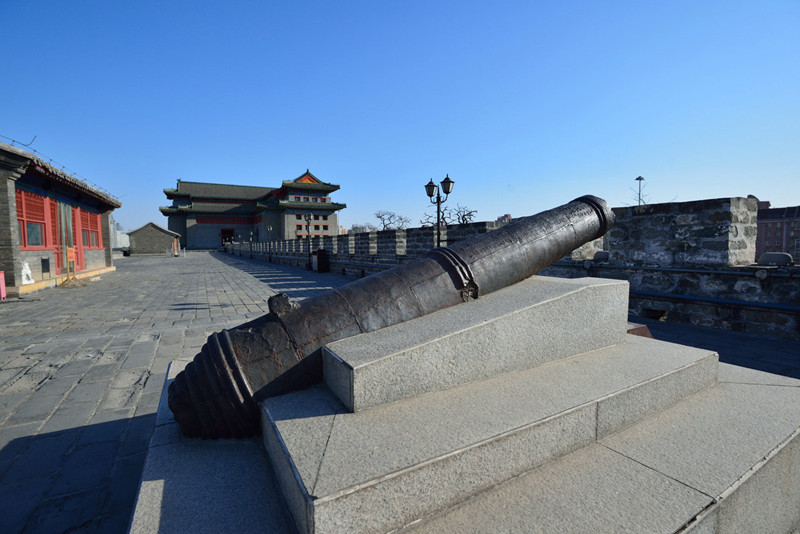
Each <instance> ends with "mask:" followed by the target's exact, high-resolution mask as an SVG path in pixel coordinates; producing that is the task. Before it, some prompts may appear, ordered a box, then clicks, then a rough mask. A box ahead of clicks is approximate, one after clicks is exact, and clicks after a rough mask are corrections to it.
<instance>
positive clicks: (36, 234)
mask: <svg viewBox="0 0 800 534" xmlns="http://www.w3.org/2000/svg"><path fill="white" fill-rule="evenodd" d="M25 231H26V232H27V234H28V236H27V237H28V242H27V243H26V245H27V246H29V247H43V246H44V225H43V224H39V223H30V222H29V223H25Z"/></svg>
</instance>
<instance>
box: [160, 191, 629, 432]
mask: <svg viewBox="0 0 800 534" xmlns="http://www.w3.org/2000/svg"><path fill="white" fill-rule="evenodd" d="M613 222H614V214H613V212H612V211H611V209H610V208H609V206H608V204H607V203H606V202H605V201H604V200H602V199H600V198H597V197H593V196H585V197H581V198H578V199H576V200H574V201H572V202H570V203H568V204H565V205H563V206H560V207H558V208H554V209H552V210H548V211H545V212H542V213H540V214H537V215H533V216H531V217H526V218H523V219H520V220H518V221H516V222H514V223H512V224H509V225H506V226H504V227H502V228H500V229H498V230H495V231H493V232H490V233H488V234H482V235H478V236H475V237H473V238H470V239H467V240H464V241H461V242H459V243H456V244H454V245H453V246H451V247H444V248H438V249H433V250H432V251H431V252H429V253H428V254H427V255H425V256H423V257H421V258H417V259H415V260H413V261H410V262H408V263H405V264H403V265H400V266H398V267H396V268H394V269H392V270H389V271H384V272H381V273H378V274H375V275H372V276H369V277H367V278H362V279H360V280H357V281H354V282H352V283H350V284H347V285H345V286H342V287H340V288H337V289H333V290H331V291H328V292H326V293H322V294H320V295H318V296H315V297H312V298H309V299H307V300H304V301H302V302H301V303H300V304H299V305H293V304H292V303H290V302H289V300H288V297H286V296H285V295H282V296H276V297H272V298H271V299H270V302H269V308H270V313H268V314H267V315H265V316H263V317H260V318H258V319H256V320H254V321H251V322H249V323H245V324H243V325H241V326H239V327H237V328H235V329H232V330H225V331H222V332H220V333H216V334H212V335H211V336H210V337H209V338H208V342H207V343H206V344H205V345H204V346H203V349H202V351H201V352H200V354H198V355H197V356H195V358H194V360H193V361H192V363H190V364H189V365H187V366H186V369H185V370H184V371H183V372H181V373H180V374H179V375H178V376H177V377H176V378H175V380H174V381H173V383H172V384H171V385H170V388H169V406H170V409H171V410H172V412H173V414H174V415H175V420H176V421H177V422H178V423H179V424H180V426H181V430H182V431H183V433H184V435H186V436H189V437H202V438H226V437H234V438H244V437H249V436H252V435H255V434H258V433H259V432H260V427H259V417H258V409H257V403H258V402H259V401H260V400H262V399H264V398H267V397H271V396H275V395H282V394H284V393H288V392H290V391H294V390H297V389H302V388H306V387H309V386H311V385H313V384H316V383H319V382H320V381H321V380H322V364H321V355H320V353H321V351H320V348H321V347H322V346H324V345H325V344H327V343H330V342H333V341H336V340H338V339H342V338H345V337H349V336H352V335H356V334H360V333H364V332H371V331H373V330H377V329H379V328H384V327H386V326H390V325H393V324H397V323H400V322H403V321H407V320H409V319H414V318H416V317H420V316H422V315H426V314H429V313H432V312H435V311H437V310H441V309H444V308H447V307H450V306H453V305H455V304H459V303H462V302H465V301H468V300H471V299H475V298H478V297H479V296H480V295H484V294H487V293H490V292H492V291H496V290H498V289H502V288H504V287H507V286H510V285H512V284H515V283H517V282H520V281H522V280H524V279H526V278H528V277H530V276H532V275H534V274H536V273H537V272H539V271H541V270H542V269H544V268H545V267H547V266H548V265H550V264H551V263H553V262H554V261H556V260H557V259H559V258H561V257H563V256H564V255H566V254H568V253H570V252H571V251H572V250H574V249H576V248H578V247H579V246H581V245H583V244H584V243H587V242H589V241H592V240H594V239H597V238H598V237H601V236H602V235H603V234H605V233H606V232H607V231H608V230H609V229H610V228H611V226H612V224H613Z"/></svg>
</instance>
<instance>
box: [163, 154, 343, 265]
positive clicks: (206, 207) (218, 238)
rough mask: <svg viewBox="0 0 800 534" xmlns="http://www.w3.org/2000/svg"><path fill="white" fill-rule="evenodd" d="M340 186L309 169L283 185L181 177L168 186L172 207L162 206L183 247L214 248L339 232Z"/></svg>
mask: <svg viewBox="0 0 800 534" xmlns="http://www.w3.org/2000/svg"><path fill="white" fill-rule="evenodd" d="M338 189H339V186H338V185H334V184H329V183H325V182H323V181H321V180H319V179H318V178H317V177H316V176H314V175H313V174H311V173H310V172H309V171H308V170H306V172H305V173H303V174H302V175H300V176H298V177H297V178H295V179H294V180H287V181H284V182H283V183H281V186H280V187H257V186H245V185H226V184H210V183H203V182H186V181H183V180H178V184H177V185H176V187H175V188H174V189H164V194H165V195H166V196H167V198H168V199H170V200H172V206H168V207H162V208H159V209H160V210H161V213H163V214H164V215H165V216H166V217H167V221H168V222H167V227H168V228H169V230H170V231H173V232H177V233H178V234H180V236H181V246H183V247H186V248H190V249H196V248H216V247H219V246H220V245H222V244H223V243H225V242H229V241H271V240H285V239H297V238H307V237H308V236H309V235H310V236H327V235H331V236H334V235H337V233H338V231H339V224H338V217H337V212H338V211H339V210H341V209H344V208H345V207H347V206H346V204H339V203H336V202H333V201H332V200H331V197H330V195H331V193H333V192H334V191H337V190H338Z"/></svg>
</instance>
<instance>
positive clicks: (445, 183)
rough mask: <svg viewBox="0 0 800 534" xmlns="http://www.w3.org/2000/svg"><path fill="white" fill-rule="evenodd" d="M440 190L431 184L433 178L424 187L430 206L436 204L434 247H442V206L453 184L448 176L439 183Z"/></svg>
mask: <svg viewBox="0 0 800 534" xmlns="http://www.w3.org/2000/svg"><path fill="white" fill-rule="evenodd" d="M440 183H441V186H442V187H441V188H440V187H439V186H438V185H436V184H435V183H433V178H431V181H430V182H428V183H427V185H425V193H427V195H428V198H430V200H431V204H436V246H437V247H441V246H442V204H444V202H445V201H446V200H447V197H448V195H450V193H452V191H453V184H455V182H454V181H453V180H451V179H450V175H449V174H447V175H445V177H444V180H442V181H441V182H440ZM440 189H441V191H443V192H444V198H442V195H441V193H440ZM434 195H436V199H434V198H433V197H434Z"/></svg>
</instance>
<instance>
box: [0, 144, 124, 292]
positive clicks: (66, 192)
mask: <svg viewBox="0 0 800 534" xmlns="http://www.w3.org/2000/svg"><path fill="white" fill-rule="evenodd" d="M120 206H122V204H121V203H120V201H119V200H117V199H115V198H114V197H112V196H111V195H109V194H107V193H104V192H102V191H100V190H98V189H97V188H95V187H93V186H91V185H89V184H87V183H85V182H83V181H82V180H79V179H77V178H76V177H74V176H72V175H71V174H68V173H66V172H64V171H62V170H60V169H57V168H56V167H53V166H52V165H50V164H49V163H47V162H45V161H44V160H42V159H41V158H39V157H38V156H36V155H34V154H31V153H29V152H26V151H24V150H22V149H20V148H18V147H15V146H12V145H8V144H6V143H0V272H2V273H3V278H4V280H5V285H6V287H7V290H8V294H9V295H10V296H18V295H19V294H21V293H28V292H31V291H37V290H39V289H44V288H47V287H53V286H55V285H56V284H57V283H59V282H61V281H64V280H66V278H67V276H68V273H69V274H70V275H71V274H72V273H74V274H75V276H77V277H79V278H80V277H85V276H94V275H96V274H100V273H102V272H106V271H109V270H113V268H114V267H113V264H112V262H111V239H110V224H109V216H110V214H111V212H112V211H113V210H114V209H116V208H119V207H120Z"/></svg>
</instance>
